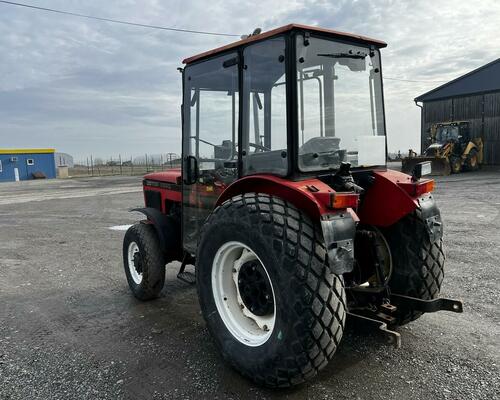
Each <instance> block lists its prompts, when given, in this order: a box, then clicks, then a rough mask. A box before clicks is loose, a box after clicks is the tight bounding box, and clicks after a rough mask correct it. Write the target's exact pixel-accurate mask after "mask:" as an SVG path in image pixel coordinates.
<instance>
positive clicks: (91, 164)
mask: <svg viewBox="0 0 500 400" xmlns="http://www.w3.org/2000/svg"><path fill="white" fill-rule="evenodd" d="M90 168H91V169H92V176H94V158H93V157H92V154H91V155H90Z"/></svg>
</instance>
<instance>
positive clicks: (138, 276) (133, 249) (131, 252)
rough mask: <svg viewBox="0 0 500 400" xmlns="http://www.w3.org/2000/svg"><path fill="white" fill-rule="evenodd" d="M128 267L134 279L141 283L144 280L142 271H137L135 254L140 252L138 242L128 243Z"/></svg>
mask: <svg viewBox="0 0 500 400" xmlns="http://www.w3.org/2000/svg"><path fill="white" fill-rule="evenodd" d="M127 253H128V269H129V271H130V276H131V277H132V279H133V281H134V282H135V283H136V284H137V285H139V284H140V283H141V282H142V273H139V272H138V271H137V268H136V265H135V257H134V256H135V254H137V253H139V246H138V245H137V243H136V242H130V244H129V245H128V252H127Z"/></svg>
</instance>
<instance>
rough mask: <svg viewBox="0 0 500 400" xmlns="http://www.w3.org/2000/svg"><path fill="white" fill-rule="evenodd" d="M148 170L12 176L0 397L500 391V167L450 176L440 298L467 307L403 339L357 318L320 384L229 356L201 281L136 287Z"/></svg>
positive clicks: (428, 320) (417, 325)
mask: <svg viewBox="0 0 500 400" xmlns="http://www.w3.org/2000/svg"><path fill="white" fill-rule="evenodd" d="M140 184H141V178H139V177H135V178H130V177H127V178H125V177H123V178H89V179H78V180H68V181H51V182H48V181H47V182H29V183H21V184H2V185H0V399H2V400H3V399H44V400H45V399H96V398H99V399H108V398H109V399H117V398H131V399H132V398H134V399H136V398H148V399H191V398H192V399H200V398H203V399H205V398H206V399H272V398H287V399H304V398H311V399H328V398H332V399H493V398H500V369H499V365H500V341H499V337H500V312H499V304H500V295H499V289H498V288H499V285H500V272H499V271H500V269H499V260H500V171H494V170H488V171H482V172H479V173H467V174H463V175H459V176H452V177H448V178H439V179H438V182H437V189H436V191H435V197H436V199H437V202H438V204H439V206H440V208H441V211H442V215H443V219H444V224H445V241H446V248H447V264H446V276H445V281H444V285H443V288H442V295H443V296H447V297H457V298H461V299H463V301H464V304H465V306H464V307H465V311H464V313H463V314H452V313H447V312H441V313H437V314H427V315H424V316H423V317H422V318H420V319H419V320H418V321H415V322H414V323H411V324H409V325H407V326H406V327H404V328H401V329H400V332H401V335H402V348H401V349H399V350H396V349H393V348H391V347H388V346H387V345H386V344H385V343H384V342H383V340H381V337H380V336H379V335H378V334H377V333H376V332H358V331H354V330H352V329H348V330H347V332H346V334H345V335H344V338H343V340H342V344H341V346H340V348H339V349H338V352H337V354H336V355H335V357H334V359H333V360H332V361H331V362H330V364H329V366H328V367H327V368H326V369H325V370H324V371H322V372H321V373H320V375H319V376H318V377H317V378H316V379H314V380H313V381H311V382H310V383H308V384H305V385H302V386H299V387H297V388H292V389H288V390H280V391H270V390H266V389H262V388H258V387H255V386H254V385H253V384H252V383H250V382H248V381H246V380H245V379H243V378H241V377H240V376H239V375H238V374H237V373H235V372H234V371H233V370H232V369H231V368H230V367H228V366H227V365H226V364H225V363H224V362H223V360H222V359H221V358H220V357H219V355H218V354H217V352H216V351H215V348H214V346H213V344H212V342H211V340H210V338H209V336H208V332H207V330H206V328H205V324H204V321H203V319H202V317H201V315H200V311H199V307H198V302H197V298H196V290H195V289H194V287H192V286H188V285H187V284H185V283H183V282H181V281H179V280H177V279H176V278H175V275H176V270H175V269H176V267H178V264H172V265H171V266H169V268H168V273H167V282H166V285H165V289H164V292H163V295H162V297H161V298H160V299H158V300H155V301H151V302H146V303H141V302H138V301H136V300H135V299H134V298H133V297H132V296H131V294H130V292H129V290H128V287H127V284H126V281H125V277H124V273H123V267H122V261H121V258H122V254H121V253H122V248H121V246H122V238H123V234H124V232H123V231H122V230H120V229H116V230H111V229H109V227H112V226H119V225H127V224H131V223H133V222H134V220H136V219H137V218H139V216H138V215H133V214H131V213H129V212H128V209H130V208H132V207H134V206H140V205H141V204H142V201H143V200H142V194H141V192H140Z"/></svg>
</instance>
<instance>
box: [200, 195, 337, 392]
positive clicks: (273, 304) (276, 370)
mask: <svg viewBox="0 0 500 400" xmlns="http://www.w3.org/2000/svg"><path fill="white" fill-rule="evenodd" d="M197 262H198V264H197V266H196V270H197V288H198V296H199V300H200V306H201V310H202V313H203V316H204V318H205V320H206V322H207V326H208V329H209V331H210V333H211V335H212V337H213V339H214V341H215V343H216V345H217V347H218V348H219V350H220V351H221V353H222V355H223V356H224V358H225V359H226V360H228V361H229V362H230V363H231V364H232V365H233V366H234V368H236V369H237V370H238V371H239V372H240V373H242V374H243V375H244V376H246V377H248V378H250V379H252V380H253V381H255V382H256V383H258V384H261V385H265V386H270V387H286V386H291V385H294V384H298V383H301V382H303V381H305V380H306V379H308V378H311V377H313V376H315V375H316V374H317V373H318V371H320V370H321V369H322V368H324V367H325V366H326V365H327V363H328V361H329V360H330V359H331V358H332V356H333V354H334V352H335V350H336V349H337V346H338V344H339V342H340V339H341V337H342V333H343V330H344V324H345V317H346V306H345V292H344V287H343V281H342V278H341V277H339V276H337V275H334V274H332V273H331V272H330V270H329V268H328V265H327V254H326V250H325V246H324V244H323V240H322V237H321V233H320V231H318V228H316V227H315V226H314V225H313V224H312V222H311V220H310V219H309V218H308V217H307V216H305V215H304V214H303V213H301V212H300V211H299V210H297V209H296V208H295V207H293V206H292V205H290V204H289V203H286V202H285V201H283V200H281V199H280V198H277V197H273V196H269V195H266V194H256V193H247V194H245V195H239V196H236V197H233V198H232V199H230V200H228V201H226V202H225V203H224V204H222V205H221V206H220V207H218V208H217V209H216V210H215V211H214V212H213V213H212V214H211V216H210V217H209V218H208V220H207V221H206V223H205V226H204V228H203V231H202V234H201V240H200V243H199V246H198V254H197ZM245 268H246V272H245V273H243V271H244V269H245ZM252 268H253V272H252ZM251 310H253V312H252V311H251Z"/></svg>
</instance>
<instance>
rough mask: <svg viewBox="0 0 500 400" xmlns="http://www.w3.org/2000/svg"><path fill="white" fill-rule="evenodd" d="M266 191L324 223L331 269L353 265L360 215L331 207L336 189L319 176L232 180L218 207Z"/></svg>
mask: <svg viewBox="0 0 500 400" xmlns="http://www.w3.org/2000/svg"><path fill="white" fill-rule="evenodd" d="M249 192H256V193H266V194H269V195H273V196H277V197H280V198H281V199H283V200H286V201H287V202H290V203H291V204H293V205H294V206H295V207H297V208H298V209H300V210H302V211H304V212H305V213H306V214H307V215H308V216H309V217H310V218H311V219H312V220H313V221H316V222H317V223H319V225H320V226H321V230H322V233H323V239H324V241H325V246H326V248H327V252H328V261H329V263H328V264H329V268H330V270H331V271H332V272H333V273H334V274H337V275H340V274H343V273H346V272H350V271H352V269H353V266H354V235H355V233H356V222H358V221H359V218H358V216H357V215H356V213H355V212H354V211H353V209H352V208H345V209H333V208H331V207H330V206H329V202H331V196H332V195H334V194H335V191H334V190H333V189H332V188H330V186H328V185H326V184H325V183H323V182H322V181H320V180H318V179H307V180H303V181H296V182H295V181H290V180H286V179H282V178H279V177H276V176H273V175H251V176H247V177H244V178H242V179H239V180H237V181H236V182H234V183H232V184H231V185H230V186H228V187H227V189H226V190H225V191H224V192H223V193H222V194H221V195H220V197H219V198H218V199H217V202H216V206H219V205H221V204H222V203H224V202H225V201H226V200H228V199H230V198H232V197H234V196H236V195H239V194H243V193H249Z"/></svg>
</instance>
